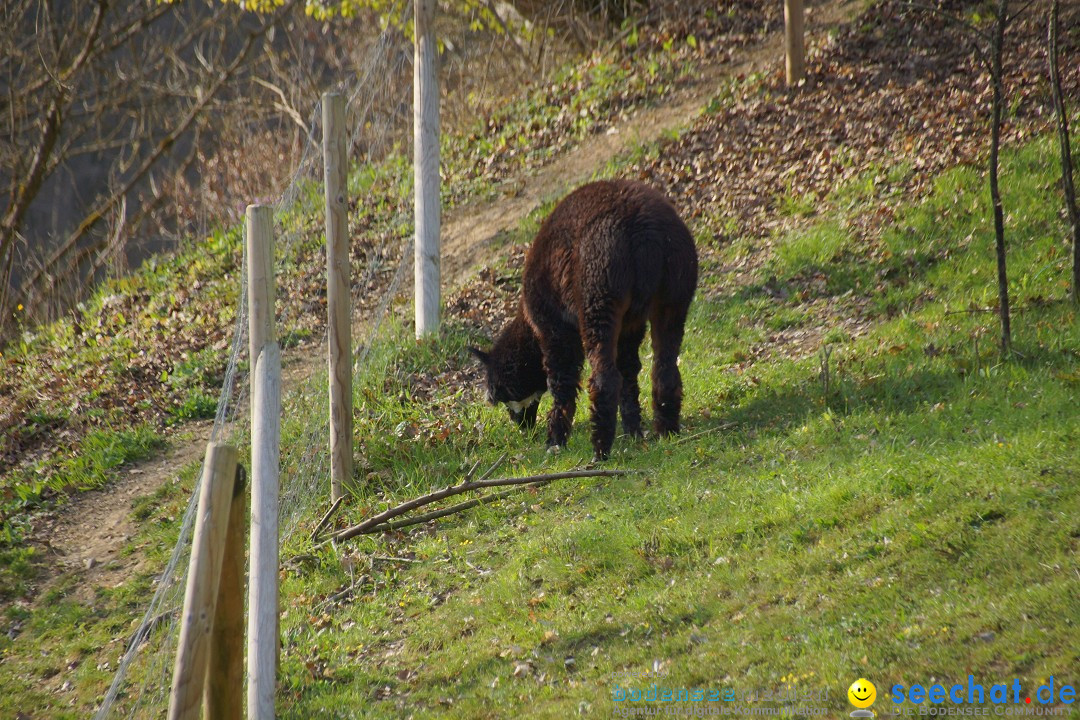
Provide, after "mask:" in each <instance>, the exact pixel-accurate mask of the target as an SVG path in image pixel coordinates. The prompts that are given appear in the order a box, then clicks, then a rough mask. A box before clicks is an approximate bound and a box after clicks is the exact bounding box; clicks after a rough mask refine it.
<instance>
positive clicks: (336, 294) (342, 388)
mask: <svg viewBox="0 0 1080 720" xmlns="http://www.w3.org/2000/svg"><path fill="white" fill-rule="evenodd" d="M322 107H323V176H324V185H323V187H324V189H325V193H326V310H327V313H328V315H329V317H328V319H327V321H328V324H329V327H330V331H329V334H330V346H329V354H330V359H329V362H330V499H331V500H333V501H336V500H337V499H338V498H340V497H341V496H342V494H343V492H344V490H343V488H344V486H345V483H347V482H349V481H350V480H351V479H352V468H353V454H352V312H351V306H350V305H351V300H352V298H351V296H350V293H349V243H348V229H349V205H348V202H347V198H346V195H347V183H348V175H347V173H348V162H347V158H346V143H345V98H344V97H343V96H342V95H340V94H338V93H326V94H325V95H323V106H322Z"/></svg>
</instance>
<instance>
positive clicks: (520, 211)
mask: <svg viewBox="0 0 1080 720" xmlns="http://www.w3.org/2000/svg"><path fill="white" fill-rule="evenodd" d="M864 5H865V3H863V2H861V1H860V0H842V1H837V0H829V1H827V2H823V3H815V4H814V5H813V7H808V8H807V9H806V13H807V18H806V32H807V36H808V40H809V42H808V45H811V44H812V43H813V41H814V39H815V37H816V36H820V35H821V33H823V32H826V31H827V30H828V29H829V28H832V27H834V26H836V25H837V24H839V23H842V22H845V21H847V20H849V19H851V18H852V17H854V15H855V14H856V13H857V12H858V11H859V10H860V9H862V7H863V6H864ZM783 61H784V50H783V34H782V32H774V33H770V34H769V35H767V36H765V38H764V39H763V40H761V41H760V42H758V43H757V44H754V45H751V46H749V47H745V48H742V49H741V50H740V51H738V52H736V53H734V54H733V56H732V60H725V61H721V60H719V59H717V60H715V61H713V62H709V63H706V64H704V65H702V66H700V67H699V68H697V74H696V76H695V77H694V79H693V80H692V81H691V82H689V83H687V84H685V85H683V86H681V87H679V88H678V89H677V90H675V91H674V92H673V93H672V94H671V95H669V96H668V97H667V98H665V99H664V100H663V101H662V103H661V104H659V105H656V106H654V107H645V108H642V109H640V110H638V111H637V112H636V113H634V114H633V115H632V116H631V117H629V118H628V119H627V120H625V121H624V122H621V123H618V124H616V125H613V126H612V127H611V128H609V129H608V130H607V131H606V132H602V133H599V134H596V135H592V136H590V137H588V138H586V139H585V140H584V141H583V142H582V143H581V144H580V145H578V146H577V147H575V148H574V149H573V150H571V151H570V152H568V153H566V154H565V155H562V156H560V157H559V158H558V159H556V160H555V161H554V162H552V163H550V164H548V165H545V166H544V167H543V168H541V169H540V170H539V171H537V172H536V173H535V174H533V175H531V176H528V177H524V178H520V179H519V180H518V181H517V182H510V183H508V186H510V187H514V188H515V189H516V190H517V192H515V194H513V195H512V196H504V197H501V198H498V199H496V200H492V201H490V202H487V203H484V204H480V205H474V206H470V207H468V208H461V209H460V210H459V211H458V212H455V213H454V214H453V215H451V216H450V217H449V218H447V220H446V221H445V222H444V225H443V270H444V277H445V279H446V282H447V284H448V285H453V284H455V283H460V282H461V280H462V279H463V277H464V276H465V275H466V274H467V273H468V272H469V271H470V270H472V269H475V268H476V266H477V265H478V264H479V263H480V261H481V260H482V259H483V258H484V257H486V256H487V249H488V247H489V246H490V245H491V244H492V242H493V241H494V240H495V239H496V238H498V237H499V235H500V234H502V233H504V232H507V231H509V230H510V229H512V228H514V227H515V226H516V225H517V224H518V222H519V221H520V220H521V218H523V217H525V216H526V215H528V214H529V213H530V212H532V211H533V210H535V209H536V208H537V207H539V206H541V205H542V204H543V203H544V202H546V201H548V200H550V199H553V198H556V197H560V196H562V195H564V194H565V193H566V192H568V191H569V190H570V189H571V188H573V187H575V186H577V185H580V184H581V183H583V182H586V181H588V180H589V179H590V178H591V177H592V176H593V173H595V172H596V171H597V169H599V168H603V167H604V165H605V163H606V162H607V161H608V160H610V159H611V158H613V157H616V156H618V155H620V154H623V153H626V152H629V151H630V150H631V149H633V148H634V147H635V146H637V145H639V144H648V143H651V142H654V141H656V140H659V139H661V138H662V137H663V135H664V134H665V133H667V132H670V131H672V130H677V129H680V128H683V127H686V126H688V125H690V124H691V123H692V122H693V121H694V118H696V117H697V116H698V115H699V114H700V113H701V109H702V108H703V107H704V106H705V104H706V103H707V102H708V101H709V100H710V99H711V98H712V97H713V96H714V95H715V94H716V93H717V91H718V90H719V88H720V87H721V83H722V81H723V80H725V79H727V78H730V77H736V76H739V75H749V74H750V73H754V72H782V69H783Z"/></svg>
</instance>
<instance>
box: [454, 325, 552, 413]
mask: <svg viewBox="0 0 1080 720" xmlns="http://www.w3.org/2000/svg"><path fill="white" fill-rule="evenodd" d="M469 351H470V352H471V353H472V354H473V355H474V356H475V357H476V358H477V359H478V360H479V361H480V362H481V363H483V365H484V384H485V390H486V393H485V396H486V398H487V401H488V402H489V403H490V404H492V405H497V404H499V403H502V404H504V405H506V407H507V409H508V410H509V411H510V418H511V419H512V420H514V422H516V423H517V424H518V425H519V426H520V427H522V428H531V427H532V426H533V425H535V424H536V410H537V408H538V407H539V405H540V396H541V395H543V394H544V390H546V389H547V376H546V375H545V373H544V356H543V353H542V352H541V351H540V344H539V343H538V342H537V341H536V336H535V335H534V334H533V331H532V328H531V327H529V323H528V322H527V321H526V320H525V318H524V317H523V316H521V315H520V314H519V315H518V316H517V317H515V318H514V319H513V320H511V321H510V323H509V324H508V325H507V326H506V327H505V328H503V330H502V332H500V333H499V335H498V337H496V338H495V343H494V345H492V347H491V349H490V350H486V351H485V350H481V349H480V348H475V347H472V348H469Z"/></svg>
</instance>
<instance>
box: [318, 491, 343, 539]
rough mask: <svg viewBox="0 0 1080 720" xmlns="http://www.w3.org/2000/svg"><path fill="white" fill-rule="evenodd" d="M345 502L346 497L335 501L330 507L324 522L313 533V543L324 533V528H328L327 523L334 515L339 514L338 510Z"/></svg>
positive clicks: (321, 521)
mask: <svg viewBox="0 0 1080 720" xmlns="http://www.w3.org/2000/svg"><path fill="white" fill-rule="evenodd" d="M343 500H345V496H344V495H342V496H341V497H339V498H338V499H337V500H335V501H334V504H333V505H331V506H330V509H329V510H327V511H326V514H325V515H323V516H322V520H320V521H319V524H318V525H316V526H315V529H314V530H312V531H311V539H312V541H314V540H315V538H317V537H319V533H320V532H322V529H323V528H324V527H326V523H328V522H330V518H332V517H333V516H334V513H336V512H337V509H338V508H339V507H341V503H342V501H343Z"/></svg>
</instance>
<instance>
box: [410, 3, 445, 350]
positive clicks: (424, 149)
mask: <svg viewBox="0 0 1080 720" xmlns="http://www.w3.org/2000/svg"><path fill="white" fill-rule="evenodd" d="M435 7H436V5H435V0H415V2H414V3H413V8H414V11H415V14H414V17H415V23H414V25H415V32H416V44H415V52H414V62H413V185H414V187H415V202H416V240H415V242H414V244H413V253H414V263H415V264H414V269H413V272H414V278H415V291H414V296H415V299H414V302H415V305H416V337H417V338H420V337H423V336H425V335H428V334H431V333H435V332H438V330H439V84H438V78H437V75H436V63H437V62H438V47H437V45H436V44H435Z"/></svg>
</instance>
